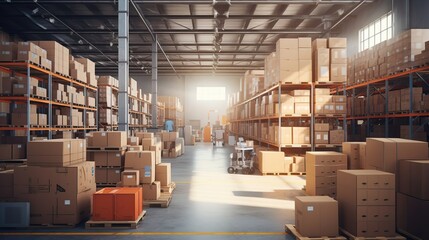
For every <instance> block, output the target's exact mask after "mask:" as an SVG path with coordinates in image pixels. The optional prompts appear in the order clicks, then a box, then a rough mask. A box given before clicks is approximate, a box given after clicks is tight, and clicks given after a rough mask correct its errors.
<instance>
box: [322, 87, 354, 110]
mask: <svg viewBox="0 0 429 240" xmlns="http://www.w3.org/2000/svg"><path fill="white" fill-rule="evenodd" d="M330 94H331V93H330V89H329V88H316V90H315V101H314V103H315V106H314V110H315V113H316V114H323V115H325V114H328V115H329V114H333V115H334V114H335V115H340V114H341V115H342V114H346V111H347V108H346V97H345V96H342V95H330Z"/></svg>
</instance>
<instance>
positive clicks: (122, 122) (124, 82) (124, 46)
mask: <svg viewBox="0 0 429 240" xmlns="http://www.w3.org/2000/svg"><path fill="white" fill-rule="evenodd" d="M129 61H130V60H129V1H128V0H119V2H118V80H119V92H118V107H119V110H118V115H119V116H118V117H119V121H118V129H119V131H127V132H128V130H129V124H128V117H129V116H128V115H129V107H128V104H129V103H128V81H129Z"/></svg>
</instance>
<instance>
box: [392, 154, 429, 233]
mask: <svg viewBox="0 0 429 240" xmlns="http://www.w3.org/2000/svg"><path fill="white" fill-rule="evenodd" d="M428 177H429V160H427V159H425V160H403V161H399V163H398V182H399V184H398V192H397V195H396V197H397V206H396V214H397V218H396V219H397V226H396V227H397V228H398V231H399V232H404V233H406V234H407V235H412V236H414V237H415V238H416V239H417V238H418V239H429V229H428V228H427V226H428V225H429V220H428V218H427V213H428V212H429V191H428V190H429V188H428V185H427V184H428V183H429V179H428Z"/></svg>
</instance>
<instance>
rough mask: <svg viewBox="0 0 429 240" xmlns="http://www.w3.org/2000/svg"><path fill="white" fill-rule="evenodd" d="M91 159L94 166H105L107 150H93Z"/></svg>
mask: <svg viewBox="0 0 429 240" xmlns="http://www.w3.org/2000/svg"><path fill="white" fill-rule="evenodd" d="M92 154H93V159H92V160H93V161H94V162H95V166H96V167H107V166H108V164H107V154H108V153H107V152H93V153H92Z"/></svg>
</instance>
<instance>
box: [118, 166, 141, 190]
mask: <svg viewBox="0 0 429 240" xmlns="http://www.w3.org/2000/svg"><path fill="white" fill-rule="evenodd" d="M121 174H122V176H121V179H122V184H123V186H127V187H136V186H139V183H140V171H139V170H130V169H128V170H124V171H123V172H122V173H121Z"/></svg>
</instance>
